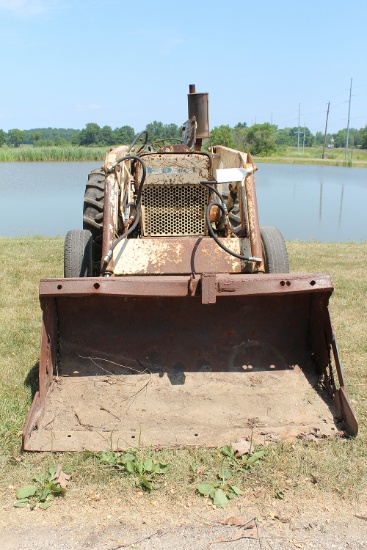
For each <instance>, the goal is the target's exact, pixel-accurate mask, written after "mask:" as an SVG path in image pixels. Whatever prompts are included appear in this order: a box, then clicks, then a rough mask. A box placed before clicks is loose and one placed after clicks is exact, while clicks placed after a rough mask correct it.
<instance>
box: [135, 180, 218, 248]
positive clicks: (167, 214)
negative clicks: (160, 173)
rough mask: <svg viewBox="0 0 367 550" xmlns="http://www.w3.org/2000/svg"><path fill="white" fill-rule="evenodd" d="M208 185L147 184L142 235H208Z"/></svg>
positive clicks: (143, 195) (143, 201)
mask: <svg viewBox="0 0 367 550" xmlns="http://www.w3.org/2000/svg"><path fill="white" fill-rule="evenodd" d="M208 194H209V192H208V189H206V188H205V187H204V186H202V185H197V184H187V185H182V184H181V185H145V186H144V187H143V193H142V218H143V223H142V232H143V235H146V236H148V235H149V236H152V237H160V236H185V235H186V236H194V235H205V211H206V206H207V204H208Z"/></svg>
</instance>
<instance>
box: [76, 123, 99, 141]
mask: <svg viewBox="0 0 367 550" xmlns="http://www.w3.org/2000/svg"><path fill="white" fill-rule="evenodd" d="M100 134H101V128H100V126H98V124H96V123H95V122H89V123H88V124H86V126H85V128H84V129H83V130H82V131H81V132H80V134H79V143H80V145H98V144H99V142H100Z"/></svg>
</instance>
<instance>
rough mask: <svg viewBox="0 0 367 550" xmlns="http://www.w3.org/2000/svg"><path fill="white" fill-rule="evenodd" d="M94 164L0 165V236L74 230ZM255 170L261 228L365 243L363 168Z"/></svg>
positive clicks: (272, 167)
mask: <svg viewBox="0 0 367 550" xmlns="http://www.w3.org/2000/svg"><path fill="white" fill-rule="evenodd" d="M101 164H102V163H101ZM101 164H99V163H98V162H97V163H96V162H32V163H29V162H14V163H10V162H9V163H0V196H1V204H2V209H1V219H0V236H2V237H23V236H32V235H44V236H56V235H65V234H66V232H67V231H68V230H69V229H78V228H81V227H82V214H83V196H84V189H85V183H86V180H87V176H88V173H89V172H90V171H91V170H93V169H94V168H98V167H99V166H100V165H101ZM258 166H259V170H258V171H257V172H256V183H257V195H258V204H259V216H260V223H261V225H263V226H265V225H272V226H275V227H278V228H279V229H280V231H281V232H282V233H283V235H284V237H285V239H286V240H294V239H298V240H305V241H310V240H318V241H322V242H333V241H334V242H335V241H337V242H342V241H361V240H367V216H366V206H367V169H364V168H343V167H333V166H303V165H294V164H292V165H290V164H259V165H258Z"/></svg>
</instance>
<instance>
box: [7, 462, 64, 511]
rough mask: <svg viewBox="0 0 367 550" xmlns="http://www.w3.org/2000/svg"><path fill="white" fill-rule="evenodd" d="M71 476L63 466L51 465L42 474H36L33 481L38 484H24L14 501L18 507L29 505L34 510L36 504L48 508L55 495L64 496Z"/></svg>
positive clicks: (44, 508)
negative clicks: (65, 471)
mask: <svg viewBox="0 0 367 550" xmlns="http://www.w3.org/2000/svg"><path fill="white" fill-rule="evenodd" d="M68 480H69V476H67V475H66V474H64V472H63V471H62V469H61V466H59V465H58V466H57V467H56V468H55V467H54V466H50V467H49V468H48V469H47V471H46V473H45V474H44V475H43V476H42V475H41V474H36V475H35V476H34V477H33V481H34V482H36V484H37V485H24V486H23V487H21V488H20V489H18V491H17V493H16V497H17V500H16V501H15V502H14V506H15V507H16V508H25V507H26V506H29V507H30V509H31V510H34V508H36V506H38V507H39V508H42V509H43V510H46V509H47V508H48V507H49V506H51V504H52V502H53V500H54V499H55V497H59V496H64V494H65V492H66V486H67V484H68Z"/></svg>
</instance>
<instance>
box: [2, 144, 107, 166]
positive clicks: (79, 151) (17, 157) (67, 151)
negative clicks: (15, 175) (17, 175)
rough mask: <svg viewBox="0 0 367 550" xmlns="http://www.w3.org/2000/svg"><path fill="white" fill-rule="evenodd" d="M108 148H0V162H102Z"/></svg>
mask: <svg viewBox="0 0 367 550" xmlns="http://www.w3.org/2000/svg"><path fill="white" fill-rule="evenodd" d="M109 149H110V147H73V146H70V147H33V146H31V145H30V146H26V145H24V146H22V147H0V162H53V161H57V162H63V161H103V160H104V158H105V154H106V152H107V151H108V150H109Z"/></svg>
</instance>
